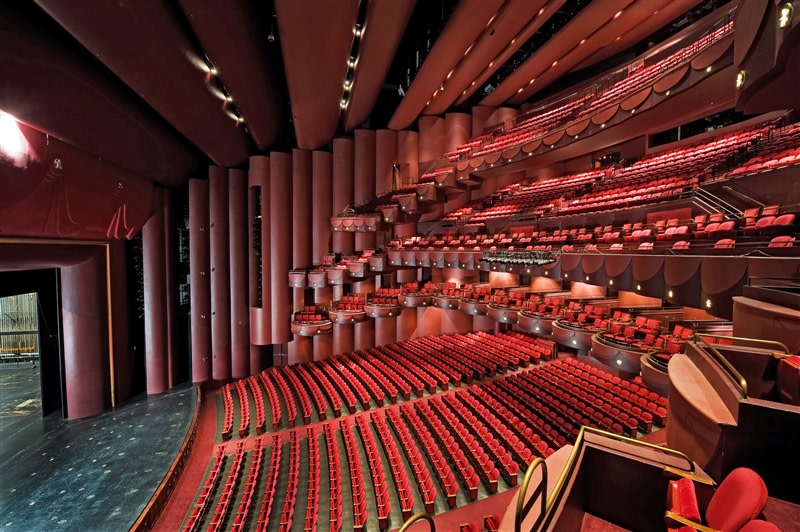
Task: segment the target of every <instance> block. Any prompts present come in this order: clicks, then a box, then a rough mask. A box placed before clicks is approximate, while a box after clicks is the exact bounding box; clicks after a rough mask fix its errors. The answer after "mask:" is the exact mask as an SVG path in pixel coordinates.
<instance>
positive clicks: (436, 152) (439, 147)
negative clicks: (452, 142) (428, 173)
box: [417, 116, 445, 163]
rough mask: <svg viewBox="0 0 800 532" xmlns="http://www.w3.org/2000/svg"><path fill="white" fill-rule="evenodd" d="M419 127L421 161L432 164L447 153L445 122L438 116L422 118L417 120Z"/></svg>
mask: <svg viewBox="0 0 800 532" xmlns="http://www.w3.org/2000/svg"><path fill="white" fill-rule="evenodd" d="M417 126H418V127H419V161H420V162H421V163H430V162H431V161H435V160H436V159H438V158H439V157H441V156H442V154H443V153H444V152H445V149H444V140H445V122H444V119H443V118H441V117H438V116H421V117H419V120H417Z"/></svg>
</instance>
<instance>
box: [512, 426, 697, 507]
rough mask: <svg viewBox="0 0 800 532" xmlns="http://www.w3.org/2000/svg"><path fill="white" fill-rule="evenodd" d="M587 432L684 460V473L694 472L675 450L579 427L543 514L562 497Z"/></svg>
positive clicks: (680, 453) (687, 459) (686, 457)
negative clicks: (685, 465) (686, 465)
mask: <svg viewBox="0 0 800 532" xmlns="http://www.w3.org/2000/svg"><path fill="white" fill-rule="evenodd" d="M587 432H589V433H592V434H597V435H599V436H605V437H607V438H611V439H614V440H618V441H621V442H624V443H630V444H633V445H637V446H639V447H645V448H647V449H653V450H657V451H661V452H663V453H664V454H667V455H669V456H673V457H675V458H680V459H682V460H686V463H687V464H688V465H689V468H688V469H686V471H688V472H690V473H694V472H695V469H694V462H692V459H691V458H689V457H688V456H687V455H686V454H684V453H682V452H680V451H676V450H675V449H670V448H669V447H662V446H660V445H655V444H652V443H648V442H644V441H640V440H634V439H633V438H628V437H627V436H621V435H619V434H614V433H611V432H607V431H605V430H601V429H596V428H593V427H587V426H586V425H584V426H582V427H581V429H580V432H578V437H577V438H575V444H574V447H573V448H572V453H570V455H569V458H568V459H567V462H566V464H565V465H564V469H563V470H562V471H561V475H559V477H558V480H557V481H556V485H555V486H554V487H553V491H552V492H550V496H549V497H548V498H547V505H546V509H545V513H549V512H550V510H552V508H553V506H554V505H555V503H556V500H557V499H558V497H560V496H561V495H562V493H561V492H562V490H563V489H564V485H565V484H566V482H567V478H568V477H569V475H571V474H572V469H573V467H574V465H575V461H576V460H577V457H578V455H579V454H580V452H581V449H582V447H583V444H584V441H585V437H584V434H585V433H587ZM526 476H527V474H526Z"/></svg>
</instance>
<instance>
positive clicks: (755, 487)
mask: <svg viewBox="0 0 800 532" xmlns="http://www.w3.org/2000/svg"><path fill="white" fill-rule="evenodd" d="M669 490H670V493H669V497H668V499H667V504H668V506H669V507H670V509H669V510H667V513H666V515H665V520H666V521H667V525H668V526H671V527H672V526H675V525H677V526H682V525H684V526H688V527H692V528H694V529H698V530H709V529H711V530H722V531H725V532H727V531H739V530H741V529H742V528H743V527H744V526H745V525H746V524H747V523H748V522H750V521H752V520H753V519H755V518H756V517H758V515H759V514H761V511H762V510H763V509H764V505H765V504H766V503H767V486H766V484H764V481H763V480H761V477H760V476H758V473H756V472H755V471H753V470H752V469H747V468H745V467H739V468H737V469H734V470H733V471H731V472H730V473H729V474H728V476H727V477H725V480H723V481H722V483H721V484H720V485H719V487H718V488H717V489H716V491H714V494H713V495H712V496H711V500H710V501H709V503H708V508H706V511H705V523H706V525H707V527H703V526H702V525H700V509H699V506H698V504H697V497H696V493H695V486H694V482H692V480H691V479H689V478H681V479H679V480H672V481H670V484H669ZM698 527H699V528H698Z"/></svg>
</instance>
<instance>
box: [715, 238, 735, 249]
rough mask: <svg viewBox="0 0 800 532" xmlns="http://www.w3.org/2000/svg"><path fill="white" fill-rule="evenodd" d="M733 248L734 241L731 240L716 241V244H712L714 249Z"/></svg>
mask: <svg viewBox="0 0 800 532" xmlns="http://www.w3.org/2000/svg"><path fill="white" fill-rule="evenodd" d="M734 247H736V241H735V240H733V239H731V238H723V239H722V240H717V243H716V244H714V249H733V248H734Z"/></svg>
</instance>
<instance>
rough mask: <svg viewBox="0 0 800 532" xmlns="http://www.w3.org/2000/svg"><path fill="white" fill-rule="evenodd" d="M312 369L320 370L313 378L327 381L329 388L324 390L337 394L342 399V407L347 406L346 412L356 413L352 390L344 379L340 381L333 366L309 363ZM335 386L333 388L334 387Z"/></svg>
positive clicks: (315, 362) (316, 362)
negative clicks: (321, 378)
mask: <svg viewBox="0 0 800 532" xmlns="http://www.w3.org/2000/svg"><path fill="white" fill-rule="evenodd" d="M311 367H312V369H316V370H321V371H320V372H318V373H316V374H315V376H322V375H324V376H325V380H326V381H329V384H330V387H326V389H327V390H328V391H329V392H330V393H334V394H336V393H339V394H341V396H342V399H343V401H344V402H343V405H346V406H347V410H348V412H350V413H351V414H355V413H356V403H357V401H356V396H355V394H354V393H353V390H352V389H351V388H350V386H348V385H347V383H345V381H344V379H342V377H341V375H339V374H338V373H337V372H336V370H334V369H333V366H331V365H330V364H323V363H322V362H319V361H314V362H311ZM334 385H335V386H334Z"/></svg>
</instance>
